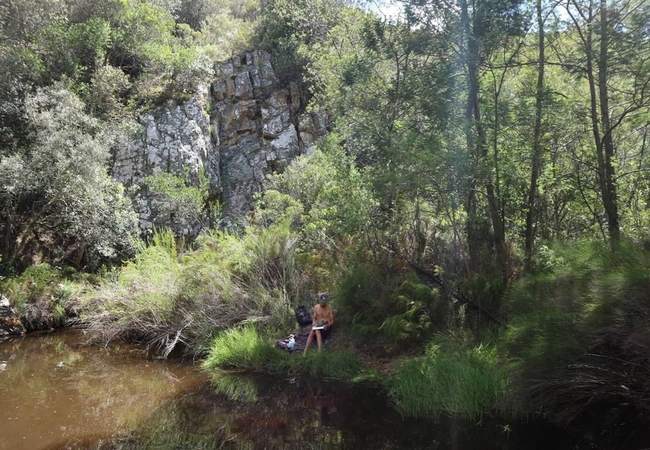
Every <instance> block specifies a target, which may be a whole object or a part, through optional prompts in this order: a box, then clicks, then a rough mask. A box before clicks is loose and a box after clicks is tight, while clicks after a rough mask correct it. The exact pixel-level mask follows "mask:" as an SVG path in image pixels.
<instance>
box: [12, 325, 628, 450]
mask: <svg viewBox="0 0 650 450" xmlns="http://www.w3.org/2000/svg"><path fill="white" fill-rule="evenodd" d="M81 337H82V336H81V335H80V332H66V333H63V334H57V335H49V336H42V337H32V338H25V339H21V340H18V341H14V342H5V343H2V344H0V450H5V449H6V450H14V449H16V450H19V449H30V450H32V449H34V450H37V449H80V448H93V449H98V448H102V449H114V448H117V449H121V448H123V449H140V448H155V449H213V448H242V449H258V448H259V449H266V448H268V449H276V448H277V449H294V448H295V449H311V448H350V449H364V448H376V449H412V448H422V449H454V450H456V449H458V450H465V449H564V448H566V449H578V448H585V449H586V448H599V447H598V446H596V445H595V444H594V440H593V439H585V438H582V437H581V438H576V437H575V436H573V437H572V436H569V435H568V434H567V433H565V432H563V431H561V430H558V429H556V428H553V427H551V426H550V425H547V424H539V423H536V424H521V423H519V424H514V423H509V422H507V421H500V420H487V419H486V420H484V421H483V422H482V423H480V424H476V423H472V422H463V421H456V420H452V419H441V420H440V421H438V422H432V421H419V420H403V419H402V418H401V417H400V416H399V414H397V412H396V411H395V410H394V409H393V408H392V407H391V406H390V405H389V404H388V403H387V401H386V399H385V395H384V394H383V393H381V392H380V391H378V390H377V389H374V388H369V387H360V386H354V387H351V386H350V385H345V384H337V383H331V382H324V381H322V380H314V379H305V378H300V377H279V378H277V377H250V376H243V375H235V374H230V375H221V376H219V377H218V378H216V379H215V380H211V379H209V378H208V377H207V376H206V375H205V374H203V373H201V372H200V370H198V369H197V368H195V367H193V366H192V364H191V362H187V361H185V362H174V361H158V360H152V359H147V358H146V357H145V356H144V355H143V354H142V352H141V351H140V350H139V349H138V348H137V347H133V346H125V345H121V346H112V347H109V348H107V349H104V348H98V347H85V346H83V345H81V343H80V342H81V339H80V338H81ZM624 438H625V437H624ZM624 440H625V439H624ZM632 441H634V440H632ZM632 441H630V442H632ZM618 442H619V443H618V444H615V445H611V446H607V447H600V448H641V447H638V446H636V444H634V445H632V446H631V444H626V443H625V442H624V441H618ZM621 442H622V444H621Z"/></svg>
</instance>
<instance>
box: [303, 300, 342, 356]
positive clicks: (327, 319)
mask: <svg viewBox="0 0 650 450" xmlns="http://www.w3.org/2000/svg"><path fill="white" fill-rule="evenodd" d="M311 316H312V317H313V319H312V327H315V326H322V327H324V328H323V329H322V330H314V329H312V330H311V332H310V333H309V337H308V338H307V345H305V351H304V352H303V353H302V356H306V355H307V349H308V348H309V346H310V345H311V341H312V340H313V339H314V335H316V343H317V344H318V351H319V352H320V350H321V347H322V346H323V339H325V338H326V337H328V336H329V335H330V334H331V333H332V325H334V310H333V309H332V307H331V306H330V305H328V304H327V294H321V295H320V296H319V297H318V304H317V305H316V306H314V311H313V313H312V315H311Z"/></svg>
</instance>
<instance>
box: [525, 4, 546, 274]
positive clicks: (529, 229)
mask: <svg viewBox="0 0 650 450" xmlns="http://www.w3.org/2000/svg"><path fill="white" fill-rule="evenodd" d="M536 9H537V27H538V28H539V35H538V38H539V44H538V45H539V66H538V70H537V92H536V95H535V130H534V135H533V167H532V170H531V174H530V189H529V191H528V212H527V214H526V267H527V268H528V269H530V267H531V261H532V255H533V245H534V240H535V203H536V202H537V183H538V179H539V174H540V171H541V164H542V103H543V100H544V69H545V64H544V57H545V54H544V50H545V45H544V18H543V16H542V0H537V5H536Z"/></svg>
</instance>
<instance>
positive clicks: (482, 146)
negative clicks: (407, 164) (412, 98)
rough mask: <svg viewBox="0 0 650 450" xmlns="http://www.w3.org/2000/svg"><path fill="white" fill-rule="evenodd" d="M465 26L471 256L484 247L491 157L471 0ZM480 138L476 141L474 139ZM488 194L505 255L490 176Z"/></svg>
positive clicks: (499, 246) (464, 16)
mask: <svg viewBox="0 0 650 450" xmlns="http://www.w3.org/2000/svg"><path fill="white" fill-rule="evenodd" d="M460 6H461V26H462V30H463V34H464V44H465V51H464V57H465V63H466V64H467V77H468V95H467V105H466V109H465V119H466V121H467V126H466V133H467V149H468V153H469V154H470V155H471V156H473V157H474V162H475V167H474V168H473V171H474V173H473V174H472V180H471V182H470V192H469V196H468V202H467V214H468V219H467V220H468V228H467V233H468V244H469V246H470V255H472V252H473V251H476V250H477V249H478V248H477V247H475V246H476V244H480V243H481V239H480V236H477V234H478V230H477V229H476V228H477V227H476V225H477V224H476V221H477V219H478V218H477V217H476V213H477V210H476V201H477V199H476V192H475V190H476V181H477V178H479V179H480V177H481V174H480V171H481V161H482V160H485V159H486V158H487V155H488V143H487V137H486V134H485V129H484V128H483V125H482V122H481V108H480V103H479V78H478V75H479V74H478V65H479V49H478V43H477V42H476V36H475V35H474V32H473V30H472V27H471V26H470V17H469V10H468V6H467V0H461V3H460ZM474 138H476V140H475V139H474ZM486 191H487V199H488V209H489V212H490V218H491V220H492V227H493V231H494V244H495V245H496V247H497V250H498V251H499V253H500V254H501V252H502V251H503V247H504V245H503V244H504V242H505V231H504V226H503V221H502V219H501V215H500V213H499V211H500V205H499V200H498V198H497V196H496V195H495V191H494V185H493V183H492V177H491V176H490V175H489V174H488V175H487V178H486Z"/></svg>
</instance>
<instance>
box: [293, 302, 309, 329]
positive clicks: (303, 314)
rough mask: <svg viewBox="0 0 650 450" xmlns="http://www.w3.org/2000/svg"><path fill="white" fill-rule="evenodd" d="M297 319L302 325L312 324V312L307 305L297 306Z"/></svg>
mask: <svg viewBox="0 0 650 450" xmlns="http://www.w3.org/2000/svg"><path fill="white" fill-rule="evenodd" d="M296 320H297V321H298V325H300V326H301V327H304V326H307V325H311V314H310V313H309V311H308V310H307V308H306V307H305V306H303V305H300V306H298V307H297V308H296Z"/></svg>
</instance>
